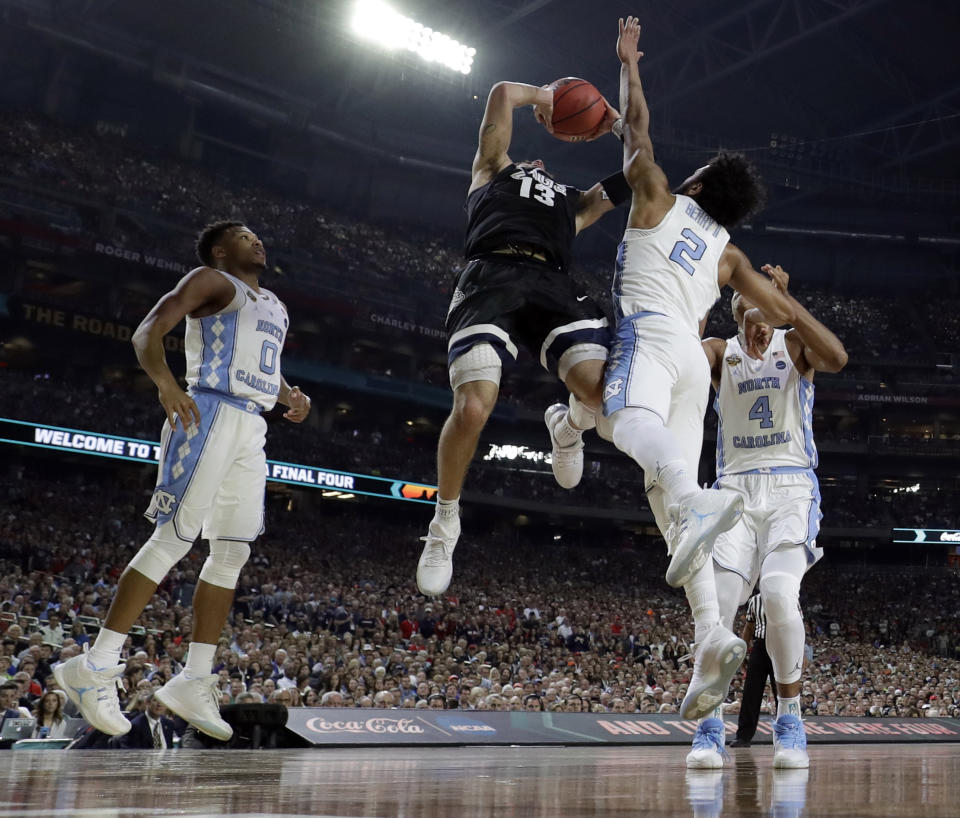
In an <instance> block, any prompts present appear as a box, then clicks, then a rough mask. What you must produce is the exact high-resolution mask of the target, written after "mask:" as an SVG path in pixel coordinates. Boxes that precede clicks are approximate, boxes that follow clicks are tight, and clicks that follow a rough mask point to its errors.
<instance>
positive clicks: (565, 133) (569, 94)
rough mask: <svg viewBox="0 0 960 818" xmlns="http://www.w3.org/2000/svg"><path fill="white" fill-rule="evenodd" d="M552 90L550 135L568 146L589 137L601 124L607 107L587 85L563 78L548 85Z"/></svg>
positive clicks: (578, 79) (573, 79) (575, 79)
mask: <svg viewBox="0 0 960 818" xmlns="http://www.w3.org/2000/svg"><path fill="white" fill-rule="evenodd" d="M549 87H550V88H551V89H552V90H553V119H552V120H551V122H552V124H553V135H554V136H557V137H559V138H561V139H566V140H567V141H570V142H575V141H578V139H585V138H586V137H588V136H590V134H592V133H593V132H594V131H595V130H596V129H597V127H598V126H599V125H600V123H601V122H603V118H604V117H605V116H606V114H607V105H606V102H605V101H604V99H603V94H601V93H600V92H599V91H598V90H597V89H596V88H595V87H594V86H593V85H592V84H591V83H589V82H587V81H586V80H582V79H580V78H579V77H564V78H563V79H559V80H556V81H554V82H552V83H550V85H549Z"/></svg>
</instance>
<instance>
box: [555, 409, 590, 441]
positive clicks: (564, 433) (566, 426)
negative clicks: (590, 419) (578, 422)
mask: <svg viewBox="0 0 960 818" xmlns="http://www.w3.org/2000/svg"><path fill="white" fill-rule="evenodd" d="M553 436H554V438H555V439H556V441H557V445H558V446H561V447H562V448H564V449H565V448H567V447H568V446H573V445H575V444H576V443H577V441H579V440H580V438H581V437H582V436H583V430H582V429H577V428H575V427H574V426H573V425H572V424H571V423H570V413H569V412H566V413H564V416H563V417H562V418H560V420H559V421H558V422H557V425H556V426H554V427H553Z"/></svg>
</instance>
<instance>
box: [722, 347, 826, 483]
mask: <svg viewBox="0 0 960 818" xmlns="http://www.w3.org/2000/svg"><path fill="white" fill-rule="evenodd" d="M786 337H787V331H786V330H782V329H778V330H774V331H773V338H772V339H771V341H770V346H769V347H767V351H766V352H765V353H764V355H763V359H762V360H759V361H758V360H755V359H753V358H750V357H748V356H747V354H746V353H745V352H744V351H743V347H741V346H740V341H739V339H737V338H730V339H729V340H728V341H727V346H726V348H725V350H724V354H723V360H722V361H721V362H720V367H721V372H720V389H719V391H718V393H717V397H716V400H715V401H714V404H713V408H714V409H715V410H716V412H717V415H718V417H719V421H720V425H719V428H718V429H717V478H718V479H719V478H720V477H723V476H724V475H729V474H744V473H748V472H760V473H778V472H788V473H789V472H800V471H807V470H809V469H815V468H816V467H817V449H816V446H814V444H813V389H814V387H813V383H811V382H810V381H808V380H807V379H806V378H804V377H803V376H802V375H801V374H800V372H799V371H798V370H797V368H796V366H794V363H793V360H792V359H791V358H790V352H789V350H788V349H787V341H786Z"/></svg>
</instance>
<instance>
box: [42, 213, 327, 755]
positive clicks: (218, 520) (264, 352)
mask: <svg viewBox="0 0 960 818" xmlns="http://www.w3.org/2000/svg"><path fill="white" fill-rule="evenodd" d="M197 255H198V257H199V258H200V261H201V262H202V264H203V266H202V267H198V268H196V269H194V270H192V271H191V272H190V273H188V274H187V275H186V276H184V278H183V279H181V281H180V282H179V283H178V284H177V286H176V287H175V288H174V289H173V290H172V291H171V292H169V293H167V294H166V295H165V296H163V298H161V299H160V300H159V301H158V302H157V304H156V305H155V306H154V307H153V309H152V310H150V313H149V314H148V315H147V317H146V318H144V319H143V321H142V322H141V324H140V326H139V327H138V328H137V331H136V333H134V336H133V344H134V348H135V349H136V352H137V358H138V359H139V361H140V365H141V366H142V367H143V368H144V370H145V371H146V373H147V374H148V375H149V376H150V378H151V379H152V380H153V382H154V383H155V384H156V385H157V389H158V390H159V397H160V403H161V405H162V406H163V409H164V411H165V412H166V415H167V420H166V423H165V424H164V427H163V431H162V434H161V454H160V467H159V474H158V478H157V486H156V489H155V491H154V493H153V499H152V500H151V503H150V507H149V508H148V509H147V512H146V515H147V517H148V518H149V519H151V520H152V521H154V522H155V523H156V528H155V530H154V532H153V534H152V535H151V537H150V538H149V539H148V540H147V542H146V543H145V544H144V545H143V547H142V548H141V549H140V551H139V552H137V554H136V555H135V556H134V558H133V559H132V560H131V561H130V564H129V565H128V566H127V569H126V570H125V571H124V572H123V575H122V576H121V577H120V582H119V584H118V587H117V594H116V596H115V597H114V599H113V602H112V604H111V605H110V610H109V612H108V613H107V618H106V620H105V621H104V625H103V627H102V628H101V629H100V632H99V634H98V635H97V638H96V641H95V643H94V645H93V648H92V649H91V650H90V651H89V653H86V654H82V655H80V656H76V657H74V658H73V659H71V660H69V661H68V662H65V663H63V664H62V665H60V666H58V667H57V668H55V669H54V675H55V676H56V677H57V682H58V683H59V684H60V687H61V688H62V689H63V690H64V691H65V692H66V694H67V696H68V697H69V698H70V699H71V700H72V701H73V702H74V703H75V704H76V705H77V706H78V707H79V708H80V711H81V713H82V714H83V716H84V718H86V719H87V721H88V722H89V723H90V724H91V725H92V726H93V727H95V728H96V729H98V730H100V731H102V732H104V733H108V734H110V735H120V734H123V733H126V732H127V731H129V730H130V722H129V721H127V719H126V718H124V716H123V714H122V713H121V712H120V707H119V703H118V699H117V685H118V684H119V680H120V679H121V678H122V676H123V671H124V665H121V664H119V661H120V651H121V648H122V647H123V644H124V641H125V640H126V638H127V633H128V632H129V630H130V628H131V627H132V626H133V624H134V622H135V621H136V619H137V617H139V616H140V614H141V613H142V612H143V609H144V607H145V606H146V605H147V603H148V602H149V601H150V599H151V598H152V597H153V594H154V593H155V591H156V589H157V585H158V584H159V583H160V582H161V581H162V580H163V578H164V577H165V576H166V575H167V572H168V571H169V570H170V568H172V567H173V565H175V564H176V563H177V562H178V561H179V560H180V559H181V558H182V557H183V556H184V555H186V553H187V552H188V551H189V550H190V549H191V548H192V547H193V543H194V541H195V540H196V539H197V537H198V536H199V535H200V534H201V533H202V534H203V536H204V538H206V539H207V540H209V542H210V555H209V556H208V557H207V560H206V562H204V564H203V568H202V570H201V571H200V578H199V581H198V583H197V589H196V593H195V594H194V597H193V608H194V611H193V614H194V624H193V634H192V641H191V643H190V651H189V655H188V658H187V664H186V666H185V667H184V669H183V670H182V671H181V672H180V673H178V674H177V675H176V676H174V677H173V678H172V679H171V680H170V681H169V682H167V683H166V684H165V685H164V686H163V687H162V688H160V689H159V690H158V691H157V698H158V699H160V701H162V702H163V704H165V705H166V706H167V707H168V708H169V709H170V710H172V711H173V712H175V713H177V714H178V715H180V716H181V717H182V718H184V719H185V720H186V721H188V722H190V723H191V724H193V725H194V726H195V727H196V728H197V729H198V730H200V731H202V732H204V733H206V734H207V735H210V736H213V737H214V738H218V739H221V740H226V739H229V738H230V736H231V735H232V733H233V730H232V729H231V727H230V725H229V724H227V722H225V721H224V720H223V719H221V718H220V696H219V691H218V689H217V676H216V675H213V674H211V669H212V667H213V658H214V652H215V651H216V646H217V640H218V639H219V638H220V633H221V631H222V630H223V626H224V623H225V622H226V620H227V615H228V614H229V612H230V606H231V604H232V603H233V593H234V589H235V588H236V585H237V580H238V578H239V576H240V570H241V569H242V567H243V565H244V563H245V562H246V561H247V558H248V557H249V555H250V545H249V543H251V542H252V541H253V540H255V539H256V538H257V537H258V536H259V535H260V533H261V532H262V531H263V495H264V487H265V481H266V456H265V454H264V450H263V446H264V436H265V432H266V423H265V421H264V420H263V418H262V417H261V414H260V413H261V412H263V411H265V410H268V409H272V408H273V407H274V405H275V404H276V403H277V402H278V401H279V402H280V403H282V404H284V405H285V406H287V407H288V411H287V412H286V413H285V414H284V417H285V418H286V419H287V420H291V421H293V422H294V423H300V422H302V421H303V420H304V419H305V418H306V417H307V415H308V414H309V412H310V399H309V398H308V397H307V396H306V395H305V394H303V392H301V391H300V389H299V388H298V387H293V388H291V387H290V386H289V385H288V384H287V382H286V381H285V380H284V378H283V375H282V374H281V371H280V353H281V350H282V349H283V342H284V338H285V337H286V334H287V325H288V319H287V310H286V307H284V305H283V304H281V303H280V301H279V299H278V298H277V297H276V296H275V295H274V294H273V293H271V292H270V291H269V290H267V289H265V288H263V287H261V286H260V284H259V280H260V274H261V272H262V271H263V270H264V269H265V268H266V264H267V260H266V254H265V253H264V249H263V244H262V243H261V242H260V239H258V238H257V237H256V235H254V233H253V232H251V231H250V230H249V229H248V228H247V227H244V226H243V224H241V223H240V222H218V223H216V224H211V225H209V226H208V227H206V228H205V229H204V230H203V232H202V233H201V234H200V237H199V240H198V241H197ZM184 319H186V327H187V328H186V358H187V383H188V388H187V391H186V392H184V391H183V390H182V389H181V388H180V386H179V384H178V383H177V380H176V378H174V376H173V373H172V372H171V371H170V368H169V367H168V366H167V362H166V358H165V355H164V351H163V350H164V347H163V339H164V336H165V335H166V334H167V333H168V332H170V330H172V329H173V328H174V327H175V326H177V324H179V323H180V321H181V320H184Z"/></svg>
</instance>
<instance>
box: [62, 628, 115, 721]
mask: <svg viewBox="0 0 960 818" xmlns="http://www.w3.org/2000/svg"><path fill="white" fill-rule="evenodd" d="M125 668H126V665H117V666H116V667H110V668H101V669H98V670H94V669H93V668H91V667H90V666H89V665H88V664H87V646H86V645H84V646H83V653H81V654H80V655H79V656H74V657H73V658H72V659H68V660H67V661H66V662H63V663H62V664H59V665H57V666H56V667H55V668H54V669H53V676H54V678H55V679H56V680H57V684H58V685H60V689H61V690H62V691H63V692H64V693H66V694H67V698H68V699H70V701H72V702H73V703H74V704H75V705H76V706H77V708H78V709H79V710H80V714H81V715H82V716H83V717H84V718H85V719H86V720H87V722H88V723H89V725H90V726H91V727H93V728H94V729H96V730H99V731H100V732H101V733H106V734H107V735H108V736H122V735H123V734H124V733H129V732H130V722H129V721H127V719H126V717H125V716H124V715H123V713H122V712H121V711H120V699H119V697H118V696H117V690H118V689H119V690H123V671H124V669H125Z"/></svg>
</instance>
